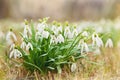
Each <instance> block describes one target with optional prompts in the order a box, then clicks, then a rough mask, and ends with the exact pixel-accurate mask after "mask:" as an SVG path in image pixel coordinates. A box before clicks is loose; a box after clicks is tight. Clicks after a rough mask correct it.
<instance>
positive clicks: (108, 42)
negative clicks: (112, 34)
mask: <svg viewBox="0 0 120 80" xmlns="http://www.w3.org/2000/svg"><path fill="white" fill-rule="evenodd" d="M105 47H109V48H112V47H113V41H112V40H111V39H110V38H109V39H108V40H107V42H106V44H105Z"/></svg>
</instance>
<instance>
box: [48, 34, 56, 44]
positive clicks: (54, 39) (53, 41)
mask: <svg viewBox="0 0 120 80" xmlns="http://www.w3.org/2000/svg"><path fill="white" fill-rule="evenodd" d="M57 42H58V41H57V38H56V37H55V35H51V39H50V44H52V43H55V44H57Z"/></svg>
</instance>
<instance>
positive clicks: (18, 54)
mask: <svg viewBox="0 0 120 80" xmlns="http://www.w3.org/2000/svg"><path fill="white" fill-rule="evenodd" d="M9 57H10V58H12V57H14V58H15V59H16V58H17V57H18V58H20V57H22V53H21V52H20V51H19V50H17V49H13V50H12V51H11V52H10V56H9Z"/></svg>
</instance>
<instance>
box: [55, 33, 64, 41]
mask: <svg viewBox="0 0 120 80" xmlns="http://www.w3.org/2000/svg"><path fill="white" fill-rule="evenodd" d="M62 42H64V37H63V36H62V34H59V35H58V37H57V43H62Z"/></svg>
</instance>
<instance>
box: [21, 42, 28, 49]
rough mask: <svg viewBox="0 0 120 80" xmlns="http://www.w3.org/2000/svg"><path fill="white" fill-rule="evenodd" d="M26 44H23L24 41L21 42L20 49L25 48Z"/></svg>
mask: <svg viewBox="0 0 120 80" xmlns="http://www.w3.org/2000/svg"><path fill="white" fill-rule="evenodd" d="M26 45H27V44H26V43H25V42H24V41H22V43H21V45H20V48H22V49H25V48H26Z"/></svg>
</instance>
